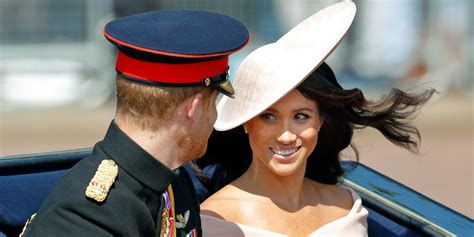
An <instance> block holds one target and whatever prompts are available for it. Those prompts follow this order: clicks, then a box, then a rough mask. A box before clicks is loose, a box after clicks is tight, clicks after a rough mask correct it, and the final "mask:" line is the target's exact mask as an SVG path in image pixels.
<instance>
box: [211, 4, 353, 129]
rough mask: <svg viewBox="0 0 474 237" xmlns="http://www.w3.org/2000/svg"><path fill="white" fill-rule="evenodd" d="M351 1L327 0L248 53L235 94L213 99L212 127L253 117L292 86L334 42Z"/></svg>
mask: <svg viewBox="0 0 474 237" xmlns="http://www.w3.org/2000/svg"><path fill="white" fill-rule="evenodd" d="M355 12H356V6H355V4H354V3H352V2H340V3H337V4H334V5H331V6H329V7H327V8H325V9H323V10H321V11H319V12H317V13H316V14H314V15H312V16H310V17H309V18H307V19H306V20H304V21H303V22H301V23H300V24H298V25H297V26H296V27H294V28H293V29H292V30H290V31H289V32H288V33H286V34H285V35H284V36H282V37H281V38H280V39H279V40H278V41H277V42H275V43H272V44H268V45H264V46H262V47H260V48H258V49H256V50H255V51H253V52H252V53H250V54H249V55H248V56H247V57H246V58H245V59H244V61H243V62H242V63H241V65H240V67H239V69H238V71H237V74H236V77H235V80H234V82H233V84H234V88H235V99H231V98H227V97H224V98H222V99H221V100H220V101H219V103H218V105H217V111H218V117H217V121H216V123H215V125H214V128H215V129H216V130H219V131H225V130H229V129H232V128H235V127H237V126H239V125H241V124H243V123H245V122H247V121H248V120H250V119H252V118H253V117H255V116H256V115H258V114H260V113H261V112H262V111H264V110H265V109H267V108H268V107H270V106H271V105H272V104H274V103H276V102H277V101H278V100H279V99H281V98H282V97H284V96H285V95H286V94H288V93H289V92H290V91H291V90H292V89H294V88H296V87H297V86H298V85H299V84H300V83H301V82H302V81H303V80H304V79H305V78H306V77H307V76H308V75H309V74H311V73H312V72H313V71H314V70H315V69H316V68H317V67H318V66H319V65H321V64H322V63H323V62H324V60H325V59H326V58H327V57H328V56H329V55H330V54H331V52H332V51H333V50H334V49H335V48H336V46H337V45H338V44H339V42H340V41H341V39H342V38H343V36H344V35H345V33H346V32H347V30H348V29H349V27H350V25H351V24H352V21H353V19H354V17H355Z"/></svg>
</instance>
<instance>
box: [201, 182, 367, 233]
mask: <svg viewBox="0 0 474 237" xmlns="http://www.w3.org/2000/svg"><path fill="white" fill-rule="evenodd" d="M343 188H344V189H347V190H349V191H350V192H351V194H352V200H353V202H354V204H353V206H352V208H351V210H350V211H349V213H348V214H347V216H344V217H341V218H339V219H337V220H334V221H332V222H329V223H328V224H326V225H323V226H321V227H320V228H318V229H316V230H314V232H313V233H311V234H310V235H309V236H310V237H318V236H367V216H368V214H369V212H368V211H367V209H365V208H364V207H363V206H362V200H361V198H360V197H359V195H357V193H356V192H354V190H352V189H350V188H347V187H343ZM201 223H202V231H203V236H206V237H217V236H219V237H220V236H235V237H240V236H245V237H253V236H268V237H279V236H286V235H284V234H280V233H275V232H272V231H268V230H263V229H259V228H256V227H252V226H248V225H243V224H239V223H234V222H230V221H226V220H223V219H219V218H216V217H213V216H208V215H201Z"/></svg>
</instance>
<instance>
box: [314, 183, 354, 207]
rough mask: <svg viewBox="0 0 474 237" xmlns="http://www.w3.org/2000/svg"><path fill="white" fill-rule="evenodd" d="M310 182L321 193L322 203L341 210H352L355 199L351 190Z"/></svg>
mask: <svg viewBox="0 0 474 237" xmlns="http://www.w3.org/2000/svg"><path fill="white" fill-rule="evenodd" d="M310 182H311V185H312V186H313V187H314V188H316V189H317V190H319V191H320V194H321V198H322V199H323V200H321V201H322V202H324V203H327V204H328V205H331V206H334V207H338V208H340V209H345V210H350V209H351V208H352V206H353V204H354V199H353V197H352V193H351V191H349V189H346V188H342V187H340V186H339V185H332V184H322V183H318V182H315V181H310Z"/></svg>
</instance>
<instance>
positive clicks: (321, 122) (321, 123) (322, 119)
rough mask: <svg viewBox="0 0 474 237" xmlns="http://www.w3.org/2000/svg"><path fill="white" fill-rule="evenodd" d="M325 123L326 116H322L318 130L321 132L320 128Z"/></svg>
mask: <svg viewBox="0 0 474 237" xmlns="http://www.w3.org/2000/svg"><path fill="white" fill-rule="evenodd" d="M323 124H324V117H320V119H319V125H318V132H319V130H321V127H322V126H323Z"/></svg>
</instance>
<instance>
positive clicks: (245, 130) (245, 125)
mask: <svg viewBox="0 0 474 237" xmlns="http://www.w3.org/2000/svg"><path fill="white" fill-rule="evenodd" d="M242 127H244V132H245V134H248V133H249V132H248V131H247V123H244V124H243V125H242Z"/></svg>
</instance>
